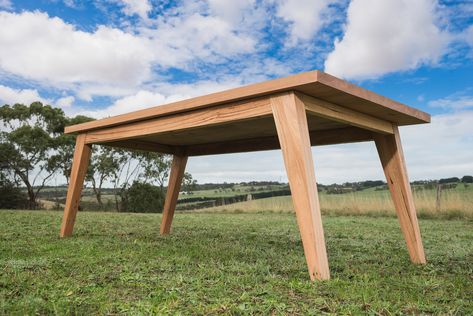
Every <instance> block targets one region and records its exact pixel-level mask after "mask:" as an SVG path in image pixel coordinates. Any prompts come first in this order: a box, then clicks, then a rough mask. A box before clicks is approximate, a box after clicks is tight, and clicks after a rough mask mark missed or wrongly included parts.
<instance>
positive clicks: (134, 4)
mask: <svg viewBox="0 0 473 316" xmlns="http://www.w3.org/2000/svg"><path fill="white" fill-rule="evenodd" d="M117 2H119V3H121V4H122V5H123V13H125V14H126V15H130V16H131V15H135V14H136V15H138V16H140V17H141V18H142V19H147V18H148V13H149V12H150V11H151V9H152V6H151V3H150V2H149V1H148V0H117Z"/></svg>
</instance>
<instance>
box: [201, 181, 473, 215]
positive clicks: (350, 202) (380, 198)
mask: <svg viewBox="0 0 473 316" xmlns="http://www.w3.org/2000/svg"><path fill="white" fill-rule="evenodd" d="M319 196H320V206H321V208H322V211H323V212H324V213H325V214H333V215H383V216H386V215H391V216H395V211H394V205H393V203H392V198H391V195H390V193H389V191H388V190H381V191H375V190H374V189H369V190H363V191H359V192H354V193H344V194H326V193H325V192H321V193H320V194H319ZM414 200H415V204H416V207H417V213H418V215H419V217H422V218H466V219H473V185H469V186H467V187H466V188H465V187H464V186H463V185H461V186H458V187H457V188H455V189H448V190H443V191H442V194H441V203H440V206H441V208H440V210H437V209H436V192H435V190H414ZM262 210H263V211H272V212H292V211H293V207H292V200H291V197H290V196H282V197H273V198H266V199H259V200H252V201H246V202H240V203H235V204H229V205H223V206H217V207H213V208H210V209H205V210H203V211H204V212H208V211H212V212H215V211H224V212H225V211H226V212H260V211H262Z"/></svg>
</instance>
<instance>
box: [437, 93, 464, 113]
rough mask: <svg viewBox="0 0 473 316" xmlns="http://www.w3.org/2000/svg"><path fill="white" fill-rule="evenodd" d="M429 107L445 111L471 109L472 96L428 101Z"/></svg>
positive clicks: (452, 96) (454, 96)
mask: <svg viewBox="0 0 473 316" xmlns="http://www.w3.org/2000/svg"><path fill="white" fill-rule="evenodd" d="M428 105H429V106H431V107H439V108H443V109H446V110H462V109H467V108H473V96H471V95H458V94H456V95H451V96H448V97H446V98H441V99H437V100H433V101H430V102H429V103H428Z"/></svg>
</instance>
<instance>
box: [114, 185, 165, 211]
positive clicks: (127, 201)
mask: <svg viewBox="0 0 473 316" xmlns="http://www.w3.org/2000/svg"><path fill="white" fill-rule="evenodd" d="M122 194H123V195H125V196H124V197H123V199H122V200H123V201H124V202H123V204H122V211H125V212H141V213H161V212H162V211H163V206H164V193H163V192H162V191H161V189H160V188H159V187H157V186H155V185H152V184H149V183H143V182H139V181H134V182H133V184H132V185H131V186H130V187H129V188H128V189H126V190H124V191H122Z"/></svg>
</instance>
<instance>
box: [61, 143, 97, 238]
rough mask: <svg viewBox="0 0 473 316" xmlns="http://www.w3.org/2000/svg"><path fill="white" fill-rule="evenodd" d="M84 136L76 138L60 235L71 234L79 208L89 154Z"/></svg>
mask: <svg viewBox="0 0 473 316" xmlns="http://www.w3.org/2000/svg"><path fill="white" fill-rule="evenodd" d="M85 137H86V135H85V134H79V135H77V139H76V147H75V149H74V158H73V161H72V169H71V178H70V182H69V187H68V189H67V197H66V204H65V207H64V215H63V217H62V225H61V233H60V236H61V237H69V236H71V235H72V230H73V229H74V222H75V220H76V214H77V210H78V209H79V202H80V196H81V193H82V187H83V186H84V179H85V175H86V173H87V168H88V166H89V160H90V155H91V146H90V145H87V144H86V143H85Z"/></svg>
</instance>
